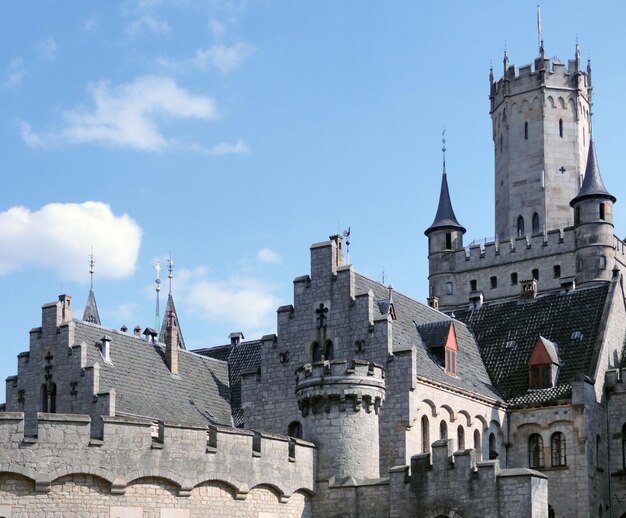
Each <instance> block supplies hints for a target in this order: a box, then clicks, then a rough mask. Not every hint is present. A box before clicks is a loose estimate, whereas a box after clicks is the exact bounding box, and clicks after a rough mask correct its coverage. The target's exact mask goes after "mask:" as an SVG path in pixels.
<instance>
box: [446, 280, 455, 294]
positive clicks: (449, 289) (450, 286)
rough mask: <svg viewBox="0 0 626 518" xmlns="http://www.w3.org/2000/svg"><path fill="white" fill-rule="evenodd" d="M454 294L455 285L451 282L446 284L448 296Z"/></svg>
mask: <svg viewBox="0 0 626 518" xmlns="http://www.w3.org/2000/svg"><path fill="white" fill-rule="evenodd" d="M453 293H454V285H453V284H452V283H451V282H446V295H452V294H453Z"/></svg>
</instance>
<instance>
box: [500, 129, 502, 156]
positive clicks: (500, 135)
mask: <svg viewBox="0 0 626 518" xmlns="http://www.w3.org/2000/svg"><path fill="white" fill-rule="evenodd" d="M500 153H502V133H500Z"/></svg>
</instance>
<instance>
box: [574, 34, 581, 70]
mask: <svg viewBox="0 0 626 518" xmlns="http://www.w3.org/2000/svg"><path fill="white" fill-rule="evenodd" d="M575 60H576V61H575V62H576V72H580V45H578V34H577V35H576V57H575Z"/></svg>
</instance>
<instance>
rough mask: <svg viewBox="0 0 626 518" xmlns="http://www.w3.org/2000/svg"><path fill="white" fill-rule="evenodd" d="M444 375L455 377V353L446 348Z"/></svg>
mask: <svg viewBox="0 0 626 518" xmlns="http://www.w3.org/2000/svg"><path fill="white" fill-rule="evenodd" d="M446 373H447V374H452V375H456V351H453V350H452V349H448V348H447V347H446Z"/></svg>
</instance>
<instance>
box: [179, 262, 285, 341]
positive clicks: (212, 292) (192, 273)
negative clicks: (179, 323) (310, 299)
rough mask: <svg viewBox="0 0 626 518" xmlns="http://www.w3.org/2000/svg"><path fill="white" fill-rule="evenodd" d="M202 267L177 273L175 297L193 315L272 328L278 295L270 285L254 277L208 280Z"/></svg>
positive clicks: (237, 323) (247, 326)
mask: <svg viewBox="0 0 626 518" xmlns="http://www.w3.org/2000/svg"><path fill="white" fill-rule="evenodd" d="M207 277H208V275H207V269H206V268H204V267H199V268H195V269H193V270H189V269H182V270H180V271H178V272H177V274H176V297H177V300H181V299H182V301H183V304H185V306H186V307H187V308H188V310H189V311H190V313H191V314H192V315H194V316H197V317H200V318H203V319H205V320H208V321H220V322H231V323H232V324H233V325H237V326H241V327H244V328H246V329H251V328H254V329H259V328H266V329H267V328H268V327H269V328H272V327H273V326H274V325H275V318H276V316H275V312H276V309H277V308H278V299H277V298H276V296H275V295H274V293H273V291H274V289H273V287H272V286H270V285H269V284H267V283H264V282H262V281H259V280H256V279H253V278H242V277H230V278H228V279H226V280H210V279H208V278H207Z"/></svg>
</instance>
